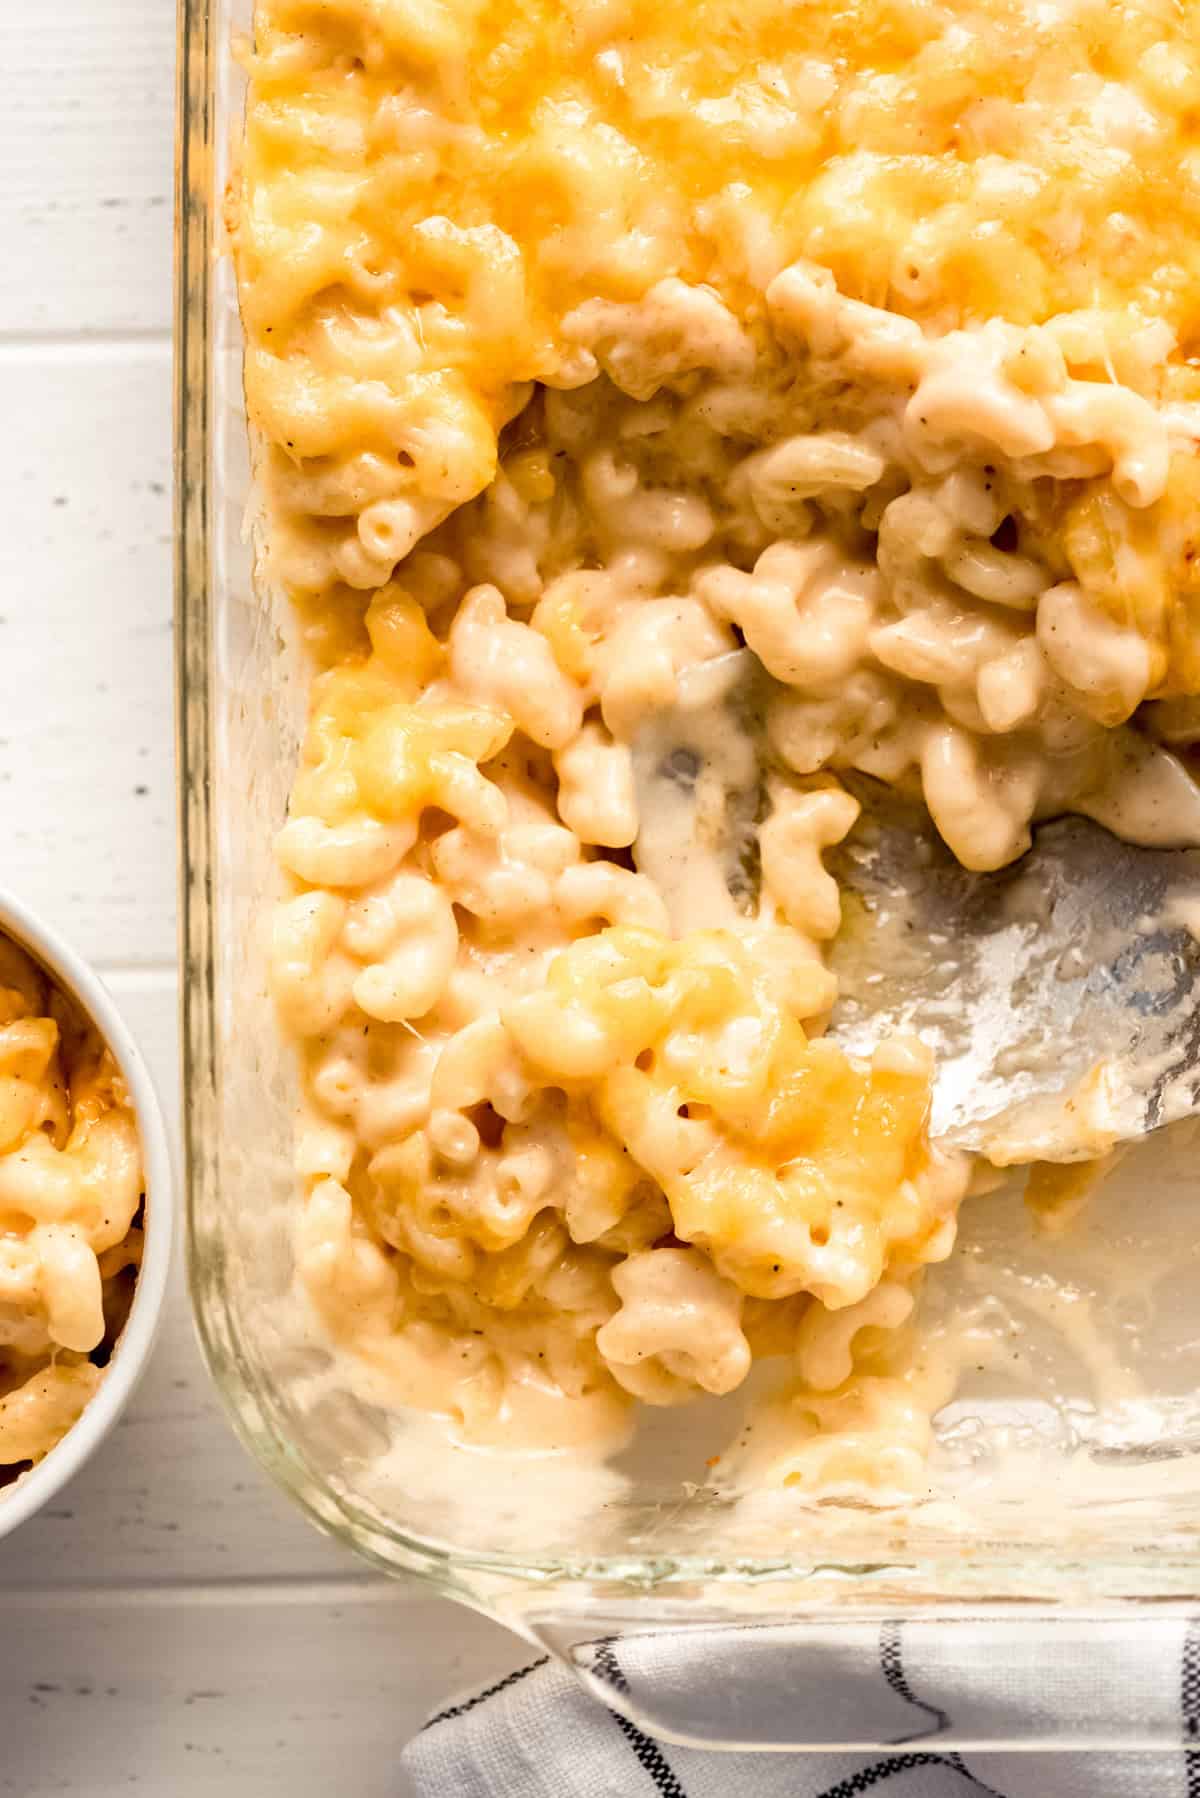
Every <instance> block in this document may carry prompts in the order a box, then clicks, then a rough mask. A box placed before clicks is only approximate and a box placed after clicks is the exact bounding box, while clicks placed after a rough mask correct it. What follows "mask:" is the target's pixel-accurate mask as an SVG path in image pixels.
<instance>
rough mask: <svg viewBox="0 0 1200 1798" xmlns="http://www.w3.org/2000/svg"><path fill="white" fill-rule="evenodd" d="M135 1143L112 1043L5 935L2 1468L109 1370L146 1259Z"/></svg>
mask: <svg viewBox="0 0 1200 1798" xmlns="http://www.w3.org/2000/svg"><path fill="white" fill-rule="evenodd" d="M141 1203H142V1171H141V1153H140V1150H139V1146H138V1137H137V1128H136V1125H135V1123H134V1118H133V1112H132V1110H131V1108H130V1104H129V1100H128V1096H127V1094H126V1092H125V1086H124V1082H123V1081H122V1079H121V1076H120V1074H119V1073H118V1071H117V1068H116V1065H115V1063H114V1061H113V1058H112V1055H111V1054H110V1052H109V1051H108V1050H107V1049H106V1048H105V1046H104V1044H103V1043H102V1042H101V1041H100V1039H99V1037H98V1036H97V1034H96V1031H95V1029H94V1027H93V1026H92V1025H91V1024H90V1023H89V1022H88V1021H87V1020H86V1019H85V1018H84V1017H82V1016H81V1014H80V1013H79V1011H78V1010H77V1008H76V1007H75V1006H74V1004H73V1003H72V1002H71V1001H70V1000H68V999H67V998H66V997H64V995H63V994H62V993H61V992H59V991H58V990H57V989H56V988H55V987H54V986H53V985H52V984H51V982H50V981H49V980H48V979H47V977H46V976H45V975H44V974H43V973H42V971H41V969H40V968H38V967H37V966H36V964H35V963H34V962H33V961H32V960H31V959H30V958H29V956H28V955H26V954H25V952H24V950H22V949H19V948H18V947H17V945H16V944H15V943H13V942H10V941H9V940H8V939H6V938H3V937H0V1222H2V1227H3V1233H2V1235H0V1470H2V1471H3V1473H4V1474H6V1475H7V1476H8V1477H12V1475H13V1473H14V1472H15V1471H18V1470H19V1469H20V1467H21V1466H22V1464H24V1463H27V1462H31V1461H40V1460H41V1459H42V1457H43V1456H44V1455H46V1454H48V1453H49V1451H50V1450H51V1449H52V1448H53V1447H54V1445H55V1443H56V1442H57V1441H58V1440H59V1438H60V1437H61V1436H63V1435H65V1434H66V1432H67V1430H69V1429H70V1427H71V1425H72V1424H73V1423H74V1422H75V1420H76V1418H77V1417H78V1416H79V1414H80V1412H81V1411H82V1410H83V1408H84V1406H85V1405H86V1404H87V1402H88V1400H89V1399H90V1398H91V1396H92V1394H93V1393H94V1392H95V1390H96V1388H97V1386H98V1385H99V1383H100V1380H101V1378H102V1372H101V1365H100V1364H99V1363H100V1362H101V1361H102V1360H106V1359H107V1355H102V1356H100V1357H98V1358H94V1357H95V1352H96V1351H99V1350H102V1349H103V1348H105V1347H107V1346H110V1345H111V1340H112V1339H114V1338H115V1336H116V1335H117V1333H118V1332H119V1330H120V1328H121V1325H122V1323H123V1322H124V1315H125V1311H126V1309H127V1307H128V1301H129V1286H130V1279H131V1276H132V1275H135V1274H136V1270H137V1268H138V1266H139V1264H140V1260H141V1246H142V1232H141V1228H140V1225H139V1223H138V1221H137V1220H138V1213H139V1211H140V1208H141Z"/></svg>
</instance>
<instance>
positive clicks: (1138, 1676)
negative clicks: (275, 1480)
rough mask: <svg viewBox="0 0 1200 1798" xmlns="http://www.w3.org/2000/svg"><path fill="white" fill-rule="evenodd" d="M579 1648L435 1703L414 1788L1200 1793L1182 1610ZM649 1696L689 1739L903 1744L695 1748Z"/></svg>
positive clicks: (507, 1797) (835, 1794)
mask: <svg viewBox="0 0 1200 1798" xmlns="http://www.w3.org/2000/svg"><path fill="white" fill-rule="evenodd" d="M574 1658H575V1661H576V1665H577V1666H578V1668H579V1669H580V1671H581V1672H582V1674H583V1679H582V1680H581V1679H580V1678H579V1677H577V1676H576V1675H575V1674H573V1673H572V1672H570V1671H568V1670H567V1669H566V1668H565V1667H564V1666H563V1665H561V1664H560V1663H559V1662H558V1661H557V1660H556V1659H555V1658H553V1657H552V1656H550V1655H539V1656H537V1657H536V1658H530V1659H528V1660H526V1661H525V1662H523V1663H522V1664H521V1665H520V1666H517V1667H515V1668H514V1669H513V1671H512V1672H511V1673H509V1674H507V1675H506V1676H505V1677H504V1678H503V1679H499V1680H497V1681H495V1682H494V1683H493V1684H492V1685H490V1686H488V1687H485V1688H484V1689H483V1690H482V1691H477V1692H472V1693H467V1694H465V1695H463V1696H462V1697H460V1698H458V1699H456V1700H455V1701H454V1702H453V1703H450V1704H447V1705H446V1706H445V1707H444V1708H442V1709H441V1710H439V1711H438V1712H436V1713H435V1715H434V1716H432V1717H431V1718H430V1719H429V1721H428V1723H426V1725H425V1727H424V1728H423V1729H422V1731H421V1732H420V1734H419V1735H418V1736H416V1737H415V1739H414V1740H413V1741H412V1742H411V1743H410V1744H409V1746H408V1747H407V1749H406V1750H405V1752H404V1757H403V1760H404V1766H405V1770H406V1772H407V1775H408V1778H409V1780H410V1782H411V1786H412V1789H413V1790H414V1791H415V1793H416V1794H417V1798H858V1795H859V1794H860V1793H866V1792H878V1793H879V1794H880V1798H972V1795H974V1798H1200V1625H1198V1624H1195V1623H1192V1622H1189V1621H1188V1620H1187V1619H1186V1618H1182V1617H1176V1616H1165V1617H1164V1616H1161V1615H1160V1616H1157V1617H1152V1618H1146V1617H1141V1618H1137V1619H1131V1620H1130V1621H1129V1623H1128V1624H1114V1623H1112V1622H1108V1623H1106V1624H1105V1625H1104V1626H1103V1627H1102V1628H1097V1627H1095V1626H1090V1625H1088V1624H1086V1623H1071V1622H1056V1623H1055V1624H1053V1625H1052V1626H1051V1627H1050V1628H1049V1629H1048V1630H1047V1631H1045V1632H1044V1633H1042V1634H1041V1635H1037V1634H1036V1633H1035V1632H1034V1633H1031V1626H1030V1625H1028V1624H1027V1623H1025V1622H1023V1621H1020V1620H1013V1621H1011V1622H1010V1621H1004V1622H1000V1623H996V1622H995V1621H994V1620H993V1621H990V1622H987V1623H983V1622H981V1623H980V1624H979V1625H978V1626H975V1627H973V1626H971V1625H969V1624H968V1625H964V1624H961V1623H956V1624H955V1625H954V1626H953V1628H951V1629H946V1628H945V1627H943V1626H940V1625H938V1624H937V1623H935V1622H922V1621H909V1622H906V1623H904V1624H903V1625H902V1624H900V1623H897V1622H885V1623H883V1624H882V1625H879V1624H870V1625H867V1624H864V1625H861V1626H858V1625H854V1626H851V1627H850V1629H849V1630H847V1631H839V1637H838V1642H837V1645H836V1647H835V1646H833V1645H832V1644H831V1642H830V1639H829V1637H828V1635H827V1634H825V1635H820V1634H819V1633H818V1632H817V1631H816V1630H815V1629H814V1630H813V1631H812V1632H811V1633H806V1632H805V1631H803V1630H797V1629H796V1628H795V1627H794V1626H793V1627H788V1628H785V1627H784V1626H776V1625H764V1626H748V1627H746V1628H744V1629H723V1630H708V1629H693V1630H688V1631H686V1632H679V1631H673V1632H662V1633H654V1632H649V1633H646V1634H642V1635H635V1636H626V1637H624V1638H621V1639H617V1638H611V1637H600V1638H598V1639H597V1640H596V1641H595V1642H592V1643H589V1644H586V1645H585V1646H583V1647H582V1648H581V1647H579V1646H578V1645H577V1646H576V1647H575V1649H574ZM735 1668H736V1673H735ZM586 1687H590V1688H591V1689H590V1691H589V1690H586V1689H585V1688H586ZM650 1714H658V1715H660V1716H663V1717H666V1718H669V1719H670V1723H671V1727H672V1730H673V1731H674V1732H675V1733H679V1734H684V1735H687V1736H690V1737H691V1738H693V1739H697V1738H702V1737H703V1736H704V1735H705V1734H706V1733H707V1734H709V1735H711V1734H712V1733H713V1731H714V1727H719V1729H720V1732H721V1733H722V1734H729V1733H730V1732H731V1731H732V1732H733V1733H734V1734H735V1735H736V1734H738V1733H739V1731H740V1736H741V1739H742V1740H743V1741H751V1740H766V1739H769V1738H770V1736H771V1735H772V1734H774V1735H775V1736H776V1738H778V1735H779V1733H780V1730H781V1729H782V1730H783V1731H784V1732H790V1733H791V1735H792V1739H793V1740H803V1741H819V1740H822V1739H824V1740H825V1741H827V1742H836V1741H843V1742H845V1741H851V1740H857V1741H858V1742H864V1741H876V1742H880V1743H886V1744H887V1745H888V1747H887V1750H883V1749H880V1750H876V1751H873V1752H869V1753H868V1752H864V1751H862V1750H861V1749H858V1750H855V1751H850V1750H847V1749H838V1748H827V1749H822V1750H821V1751H820V1752H817V1753H807V1754H799V1753H766V1754H764V1753H761V1752H760V1753H749V1752H744V1751H740V1750H736V1749H735V1750H731V1751H719V1750H716V1749H711V1748H707V1749H706V1748H703V1747H682V1746H679V1745H677V1744H676V1743H674V1742H668V1741H665V1740H659V1739H656V1738H655V1737H654V1736H652V1735H651V1734H650V1733H649V1732H648V1730H647V1729H646V1728H644V1727H642V1726H641V1724H639V1723H638V1722H636V1721H634V1720H633V1719H634V1717H635V1716H638V1715H640V1716H642V1717H645V1716H648V1715H650ZM715 1719H719V1724H714V1720H715ZM785 1719H786V1721H785ZM1022 1739H1024V1740H1026V1741H1028V1742H1031V1743H1033V1744H1035V1745H1034V1746H1032V1747H1030V1748H1027V1749H1022V1750H1019V1751H1014V1750H1013V1749H1012V1748H1011V1747H1006V1746H1005V1744H1011V1743H1012V1742H1014V1741H1016V1742H1020V1741H1021V1740H1022ZM955 1741H957V1742H960V1743H964V1744H967V1745H966V1746H963V1747H961V1748H955V1747H954V1746H953V1745H952V1744H953V1743H954V1742H955ZM1192 1742H1195V1743H1196V1747H1195V1748H1194V1749H1193V1748H1191V1747H1189V1744H1190V1743H1192ZM1038 1743H1047V1744H1049V1743H1053V1746H1052V1747H1051V1746H1046V1747H1039V1746H1037V1745H1036V1744H1038ZM1130 1743H1143V1744H1154V1745H1153V1746H1128V1745H1127V1744H1130ZM941 1744H945V1745H944V1746H943V1745H941ZM1097 1744H1099V1746H1097Z"/></svg>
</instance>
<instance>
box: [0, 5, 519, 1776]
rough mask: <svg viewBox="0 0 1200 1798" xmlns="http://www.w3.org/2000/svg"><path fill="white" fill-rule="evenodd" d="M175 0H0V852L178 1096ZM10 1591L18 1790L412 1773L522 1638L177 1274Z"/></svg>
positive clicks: (10, 1552) (4, 1770)
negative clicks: (384, 1532)
mask: <svg viewBox="0 0 1200 1798" xmlns="http://www.w3.org/2000/svg"><path fill="white" fill-rule="evenodd" d="M174 11H175V9H174V6H173V5H172V4H170V3H169V0H49V3H48V4H47V5H45V6H41V7H38V8H36V9H30V8H29V7H26V6H16V5H13V4H11V0H9V3H7V4H4V3H2V0H0V172H2V175H3V179H2V181H0V243H2V244H3V247H4V249H3V255H0V395H2V403H3V412H2V417H3V426H4V428H3V431H2V432H0V818H2V820H3V826H4V829H3V839H2V840H3V860H2V861H0V881H2V882H3V883H5V884H7V885H9V886H11V887H13V888H14V889H15V890H16V891H17V892H18V893H20V894H21V895H22V896H23V897H24V898H25V899H27V900H28V901H29V902H30V903H31V904H33V905H35V906H37V907H38V908H39V909H40V910H41V911H42V912H43V913H44V914H45V916H46V918H47V919H48V920H49V921H50V922H52V923H54V924H56V925H57V926H59V927H60V928H61V929H62V930H63V931H64V932H66V933H68V934H69V936H70V937H71V938H72V940H73V941H74V942H75V943H76V945H77V946H78V947H79V948H80V949H81V950H82V951H83V952H84V953H85V954H87V955H89V956H90V957H92V958H93V959H94V960H95V962H96V963H97V965H98V966H99V968H100V969H101V971H102V972H103V973H104V975H105V977H106V978H107V979H108V981H109V983H110V985H111V986H112V987H113V989H114V990H115V992H116V993H117V995H118V997H119V999H120V1000H121V1002H122V1004H123V1006H124V1008H125V1011H126V1015H127V1016H128V1019H129V1021H130V1023H131V1025H132V1026H133V1028H134V1029H135V1031H136V1032H137V1034H138V1036H139V1038H140V1040H141V1043H142V1046H143V1048H144V1049H145V1050H146V1052H147V1054H148V1057H149V1059H150V1062H151V1065H152V1067H153V1068H154V1070H155V1072H156V1074H157V1077H158V1080H159V1082H160V1086H161V1089H162V1091H163V1094H164V1097H165V1098H166V1100H167V1104H168V1108H169V1111H170V1114H171V1116H172V1118H173V1119H177V1117H178V1054H177V1025H176V996H177V984H178V981H177V970H176V951H175V794H174V770H173V751H172V691H171V681H172V670H171V603H172V596H171V561H170V533H171V499H170V427H171V396H170V366H171V361H170V359H171V347H170V317H171V217H172V162H173V140H174V117H173V106H174V58H175V17H174ZM35 19H36V22H35ZM0 1619H2V1627H0V1741H2V1742H3V1744H4V1751H3V1754H0V1792H14V1793H19V1794H20V1795H21V1798H42V1794H49V1793H52V1792H53V1793H63V1792H66V1793H71V1794H75V1795H76V1798H110V1795H115V1794H117V1793H121V1794H127V1793H129V1792H130V1791H131V1790H140V1791H141V1792H144V1793H148V1794H152V1795H153V1798H159V1794H162V1798H208V1795H209V1794H216V1793H218V1792H219V1793H220V1794H221V1795H222V1798H275V1795H276V1794H278V1795H279V1798H283V1795H284V1794H286V1795H287V1798H317V1795H318V1794H321V1795H324V1794H327V1793H328V1794H333V1793H336V1794H338V1798H375V1795H376V1794H389V1795H393V1794H401V1793H402V1792H403V1791H404V1790H405V1786H404V1783H403V1781H402V1780H401V1778H400V1776H399V1773H398V1771H397V1766H396V1757H397V1753H398V1750H399V1747H400V1745H401V1743H402V1742H403V1741H404V1740H405V1738H406V1737H407V1736H408V1735H409V1734H411V1732H412V1731H413V1730H414V1729H415V1728H416V1727H417V1725H418V1723H419V1722H420V1720H421V1718H422V1716H423V1715H424V1713H425V1712H426V1711H427V1710H428V1709H429V1708H430V1707H431V1706H432V1705H433V1704H434V1703H435V1701H436V1700H438V1699H439V1698H441V1697H442V1696H443V1695H444V1694H446V1693H447V1692H448V1691H450V1690H451V1689H452V1688H453V1687H455V1686H456V1685H461V1684H464V1683H467V1682H470V1681H473V1680H474V1679H476V1678H481V1679H482V1678H485V1677H487V1676H488V1675H489V1674H492V1673H495V1672H499V1671H503V1670H505V1669H506V1668H508V1667H510V1666H512V1665H515V1664H516V1662H517V1660H518V1659H520V1658H521V1657H522V1648H521V1646H520V1645H519V1644H517V1643H515V1642H514V1641H513V1639H512V1638H511V1637H509V1636H507V1635H506V1634H505V1633H504V1632H503V1631H501V1630H499V1629H497V1628H493V1627H492V1626H490V1625H488V1624H485V1623H483V1622H482V1621H480V1620H478V1619H475V1618H473V1617H471V1616H470V1615H469V1614H468V1613H467V1612H465V1611H462V1610H460V1609H458V1608H456V1607H451V1606H449V1605H445V1604H443V1603H441V1602H439V1601H434V1600H430V1599H426V1598H423V1597H419V1596H415V1595H413V1594H411V1593H406V1592H405V1591H404V1590H403V1589H401V1588H398V1587H394V1586H392V1585H389V1584H386V1583H385V1582H382V1581H380V1580H379V1579H377V1578H376V1577H375V1576H373V1575H370V1574H368V1573H366V1572H365V1571H364V1570H363V1569H362V1568H361V1567H360V1565H359V1563H358V1562H356V1561H355V1560H354V1559H353V1558H352V1557H351V1556H350V1555H349V1554H348V1553H347V1552H346V1551H344V1550H342V1549H341V1548H339V1547H338V1546H337V1545H335V1544H333V1543H330V1542H327V1541H325V1540H323V1539H322V1538H321V1537H319V1536H318V1535H317V1534H316V1533H315V1532H314V1531H313V1530H312V1529H311V1528H310V1527H309V1525H308V1524H307V1523H305V1522H304V1521H303V1520H302V1519H301V1518H300V1516H299V1515H298V1514H296V1513H294V1512H293V1511H292V1510H291V1508H290V1506H289V1505H288V1504H287V1502H286V1501H285V1500H284V1499H283V1498H282V1497H281V1496H280V1495H279V1494H278V1493H276V1492H275V1490H274V1489H273V1488H272V1487H270V1486H269V1485H268V1483H267V1481H266V1479H265V1477H264V1476H263V1475H262V1474H261V1473H260V1472H259V1471H258V1470H257V1468H256V1467H255V1466H254V1465H252V1463H251V1462H250V1461H249V1460H248V1459H247V1458H246V1456H245V1455H244V1453H243V1451H242V1450H241V1449H240V1447H239V1446H238V1445H237V1443H236V1442H235V1440H234V1438H233V1436H232V1434H231V1433H230V1431H229V1429H228V1427H227V1426H226V1424H225V1421H224V1419H223V1417H222V1416H221V1415H220V1413H219V1411H218V1409H217V1405H216V1402H215V1399H214V1398H213V1396H212V1394H211V1392H210V1389H209V1384H208V1378H207V1375H206V1373H205V1371H204V1369H203V1367H202V1365H201V1363H200V1359H199V1355H198V1352H197V1350H196V1347H195V1344H194V1341H193V1336H192V1329H191V1321H190V1318H189V1315H188V1311H187V1304H186V1299H185V1295H184V1291H183V1282H182V1274H181V1272H180V1271H179V1270H177V1272H176V1279H175V1287H174V1291H173V1293H172V1297H171V1302H170V1307H169V1311H168V1316H167V1319H166V1323H165V1327H164V1331H163V1336H162V1340H161V1342H160V1345H159V1348H158V1351H157V1354H156V1357H155V1360H154V1363H153V1365H152V1367H151V1368H150V1371H149V1373H148V1374H147V1377H146V1379H145V1381H144V1383H143V1385H142V1387H141V1390H140V1391H139V1393H138V1395H137V1397H136V1398H135V1400H134V1401H133V1404H132V1405H131V1407H130V1409H129V1411H128V1412H127V1414H126V1417H125V1419H124V1421H123V1423H122V1425H121V1427H120V1428H119V1429H118V1430H117V1432H116V1433H115V1436H114V1438H113V1439H112V1440H111V1441H110V1442H109V1443H108V1445H107V1446H106V1448H105V1449H104V1450H102V1451H101V1453H100V1454H99V1455H98V1456H97V1457H96V1458H95V1460H94V1461H93V1462H92V1463H91V1465H90V1466H89V1467H88V1468H86V1469H85V1470H84V1472H83V1473H82V1474H81V1475H80V1476H79V1477H78V1478H77V1479H76V1481H75V1482H74V1484H73V1485H72V1486H70V1487H69V1488H68V1490H67V1491H66V1492H65V1493H64V1494H63V1495H62V1497H61V1499H60V1501H59V1502H58V1503H56V1504H55V1505H53V1506H52V1507H51V1508H50V1509H49V1510H47V1511H45V1512H43V1513H42V1514H41V1515H40V1516H39V1517H38V1518H36V1519H35V1520H34V1521H33V1522H32V1523H31V1524H29V1525H28V1526H27V1527H26V1528H25V1529H23V1530H21V1531H19V1532H18V1533H17V1535H16V1536H14V1537H10V1538H9V1539H8V1540H6V1541H4V1542H0ZM447 1798H452V1795H450V1794H448V1795H447ZM515 1798H519V1794H518V1795H515Z"/></svg>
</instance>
